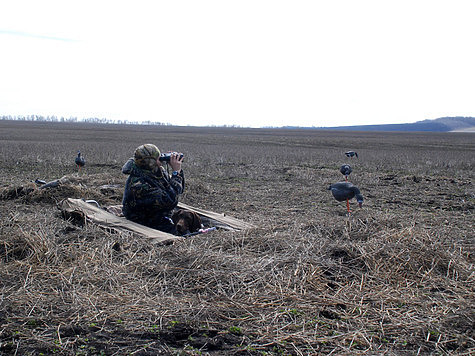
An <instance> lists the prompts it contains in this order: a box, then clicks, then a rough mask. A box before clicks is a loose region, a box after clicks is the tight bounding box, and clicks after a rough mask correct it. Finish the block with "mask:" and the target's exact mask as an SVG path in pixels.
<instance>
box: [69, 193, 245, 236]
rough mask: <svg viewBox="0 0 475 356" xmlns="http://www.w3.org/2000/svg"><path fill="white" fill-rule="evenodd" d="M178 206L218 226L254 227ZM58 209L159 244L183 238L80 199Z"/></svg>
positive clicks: (217, 214) (210, 212)
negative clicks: (214, 222) (75, 213)
mask: <svg viewBox="0 0 475 356" xmlns="http://www.w3.org/2000/svg"><path fill="white" fill-rule="evenodd" d="M178 208H181V209H187V210H191V211H194V212H196V213H197V214H199V215H201V216H204V217H206V218H209V219H211V220H212V221H216V222H218V223H219V224H218V226H217V227H218V228H224V229H228V230H244V229H249V228H253V227H254V225H252V224H250V223H247V222H245V221H241V220H238V219H236V218H233V217H231V216H225V215H224V214H219V213H215V212H213V211H208V210H203V209H199V208H195V207H193V206H190V205H186V204H183V203H178ZM60 209H61V210H63V211H67V212H69V213H71V212H74V211H78V212H80V213H82V214H84V215H85V217H87V219H88V220H89V221H91V222H93V223H94V224H97V225H99V226H102V227H105V228H110V229H114V230H117V231H130V232H133V233H136V234H138V235H140V236H143V237H145V238H148V239H152V240H154V242H156V243H159V244H171V243H173V242H175V241H179V240H182V239H183V237H180V236H175V235H172V234H168V233H166V232H163V231H159V230H155V229H152V228H149V227H147V226H144V225H141V224H137V223H135V222H133V221H130V220H127V219H126V218H124V217H119V216H117V215H114V214H112V213H109V212H107V211H105V210H103V209H101V208H99V207H97V206H96V205H93V204H90V203H86V202H85V201H84V200H82V199H72V198H67V199H65V200H63V201H62V202H61V204H60Z"/></svg>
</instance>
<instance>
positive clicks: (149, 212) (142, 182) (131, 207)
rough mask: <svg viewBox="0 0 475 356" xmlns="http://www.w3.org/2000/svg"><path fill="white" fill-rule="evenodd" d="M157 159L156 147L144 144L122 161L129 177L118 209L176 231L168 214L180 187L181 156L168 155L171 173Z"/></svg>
mask: <svg viewBox="0 0 475 356" xmlns="http://www.w3.org/2000/svg"><path fill="white" fill-rule="evenodd" d="M159 158H160V150H159V149H158V148H157V146H155V145H153V144H149V143H147V144H144V145H141V146H139V147H137V149H136V150H135V153H134V157H133V158H130V159H129V160H128V161H127V162H126V163H125V164H124V166H123V167H122V173H124V174H128V175H129V177H128V178H127V181H126V183H125V190H124V197H123V199H122V212H123V214H124V216H125V217H126V218H127V219H128V220H131V221H134V222H136V223H139V224H142V225H145V226H148V227H151V228H153V229H157V230H161V231H164V232H167V233H170V234H177V231H176V228H175V225H174V223H173V221H172V219H171V214H172V211H173V209H174V208H175V207H176V206H177V204H178V196H179V195H180V194H182V193H183V189H184V180H185V177H184V174H183V170H182V169H181V165H182V162H183V155H180V154H178V153H172V154H171V156H170V162H169V163H168V164H169V165H170V167H171V169H172V170H173V172H172V175H171V176H169V175H168V173H167V172H166V170H165V169H164V168H163V166H162V162H160V160H159Z"/></svg>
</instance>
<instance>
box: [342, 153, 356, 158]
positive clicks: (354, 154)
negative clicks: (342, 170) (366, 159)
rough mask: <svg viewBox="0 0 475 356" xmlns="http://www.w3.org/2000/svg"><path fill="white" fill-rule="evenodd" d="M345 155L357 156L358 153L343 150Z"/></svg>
mask: <svg viewBox="0 0 475 356" xmlns="http://www.w3.org/2000/svg"><path fill="white" fill-rule="evenodd" d="M345 155H346V157H350V158H353V157H356V158H358V153H356V152H355V151H348V152H345Z"/></svg>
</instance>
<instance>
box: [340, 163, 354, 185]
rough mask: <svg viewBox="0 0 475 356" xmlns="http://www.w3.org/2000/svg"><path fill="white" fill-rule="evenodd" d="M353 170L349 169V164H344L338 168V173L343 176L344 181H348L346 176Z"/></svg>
mask: <svg viewBox="0 0 475 356" xmlns="http://www.w3.org/2000/svg"><path fill="white" fill-rule="evenodd" d="M352 171H353V170H352V169H351V166H350V165H349V164H344V165H343V166H341V167H340V172H341V174H343V175H344V176H345V180H346V181H348V176H349V175H350V173H351V172H352Z"/></svg>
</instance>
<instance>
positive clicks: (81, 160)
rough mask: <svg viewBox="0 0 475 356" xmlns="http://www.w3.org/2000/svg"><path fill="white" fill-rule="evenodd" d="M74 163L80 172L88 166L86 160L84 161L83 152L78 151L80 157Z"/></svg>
mask: <svg viewBox="0 0 475 356" xmlns="http://www.w3.org/2000/svg"><path fill="white" fill-rule="evenodd" d="M74 162H76V166H77V167H78V170H79V171H80V170H81V168H82V167H84V165H85V164H86V160H85V159H84V157H82V156H81V151H78V156H77V157H76V159H75V160H74Z"/></svg>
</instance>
